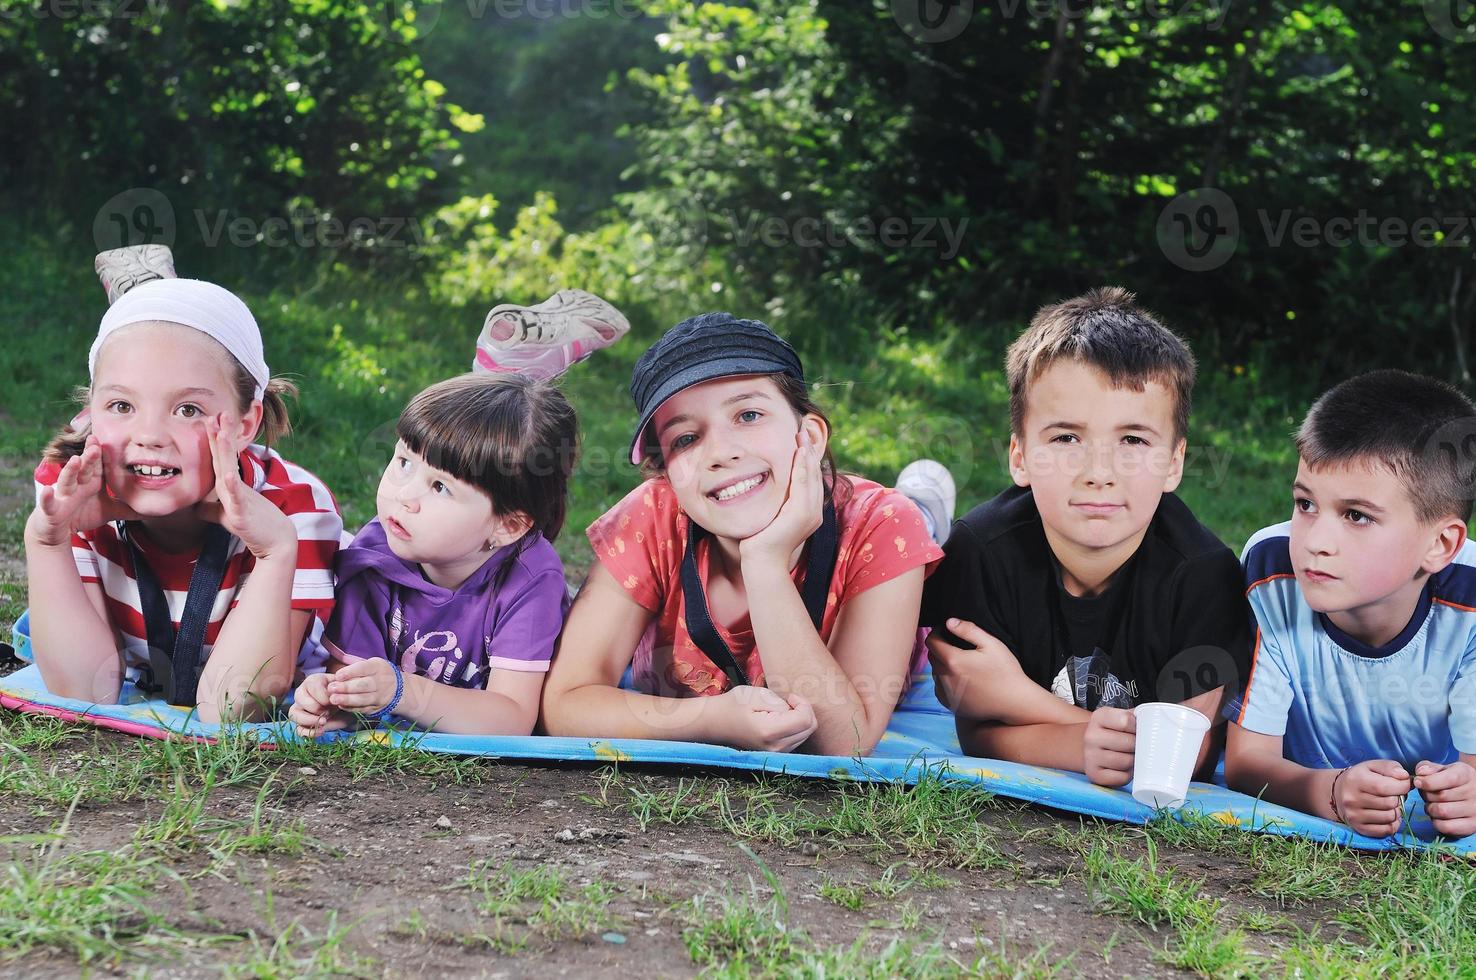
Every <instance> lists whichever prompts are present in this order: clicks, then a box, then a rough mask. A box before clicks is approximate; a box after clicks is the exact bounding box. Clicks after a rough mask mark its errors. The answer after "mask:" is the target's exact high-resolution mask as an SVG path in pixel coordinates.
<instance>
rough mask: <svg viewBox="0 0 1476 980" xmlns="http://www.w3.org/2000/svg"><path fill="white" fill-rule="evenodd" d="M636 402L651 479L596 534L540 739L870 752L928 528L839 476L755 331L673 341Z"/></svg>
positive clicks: (740, 325)
mask: <svg viewBox="0 0 1476 980" xmlns="http://www.w3.org/2000/svg"><path fill="white" fill-rule="evenodd" d="M631 395H632V397H633V398H634V399H635V403H636V408H637V410H638V411H639V412H640V422H639V424H638V425H637V426H636V431H635V438H634V439H633V441H632V443H631V462H632V463H635V464H638V465H641V466H642V468H643V470H644V472H645V473H646V474H647V476H648V477H649V478H648V479H647V480H646V481H645V482H644V483H642V484H641V485H640V486H638V487H636V488H635V489H634V490H633V491H631V492H630V493H629V494H628V495H627V496H626V497H625V499H623V500H622V501H620V502H619V503H618V504H616V505H615V507H613V508H612V509H611V510H610V511H609V512H607V513H606V514H605V515H604V516H602V517H601V518H599V519H598V520H597V521H595V522H594V524H592V525H591V526H590V528H589V531H588V534H589V540H590V544H591V545H592V546H593V547H594V552H595V555H596V557H597V558H598V561H597V562H596V563H595V565H594V567H593V568H592V569H591V571H590V576H589V580H588V581H587V582H586V583H585V586H584V589H583V590H582V591H581V593H580V595H579V598H578V599H577V600H576V601H575V604H574V608H573V609H572V611H571V612H570V614H569V619H568V622H567V624H566V625H565V628H564V632H563V636H562V638H561V639H560V643H559V652H558V653H557V655H556V656H555V657H554V664H553V668H552V672H551V673H550V675H549V679H548V683H547V684H546V686H545V688H544V699H543V719H544V724H545V726H546V728H547V731H548V732H549V734H551V735H571V736H583V737H601V738H655V739H675V740H682V741H701V742H712V743H718V744H723V745H730V746H734V747H736V748H741V749H754V750H761V751H772V752H788V751H794V750H800V751H806V752H814V753H819V754H826V755H842V756H851V755H858V754H859V755H865V754H867V753H869V752H871V750H872V749H873V748H874V747H875V746H876V743H877V741H878V740H879V739H880V738H881V735H882V732H883V731H884V730H885V729H886V727H887V723H888V721H889V720H890V718H891V715H892V710H893V708H894V707H895V706H896V703H897V699H898V697H899V696H900V694H901V693H902V691H903V690H904V688H905V687H906V685H907V681H908V678H909V676H910V672H911V669H912V668H914V667H916V666H917V665H918V663H919V655H920V653H921V651H922V650H923V647H922V646H921V644H920V643H919V642H918V629H917V613H918V605H919V602H920V600H921V596H922V585H923V578H924V575H925V574H926V571H927V570H928V569H930V568H931V566H932V565H933V564H934V563H936V562H937V561H938V560H939V559H940V558H941V557H942V555H943V552H942V549H940V548H939V547H938V545H937V544H936V543H935V542H934V541H933V540H932V538H930V536H929V532H928V526H927V525H926V524H925V522H924V519H923V515H922V513H921V512H920V511H919V509H918V508H917V506H916V505H915V504H914V503H913V502H912V501H910V500H909V499H907V497H905V496H903V495H902V494H900V493H898V492H897V491H895V490H891V489H888V488H885V487H882V486H879V485H878V484H876V483H872V482H871V481H869V480H864V479H861V478H859V477H854V476H843V475H840V474H837V473H836V471H835V466H834V462H833V460H832V459H831V456H830V451H829V448H828V443H829V439H830V436H831V431H830V423H829V421H828V420H827V419H826V418H825V416H824V414H822V413H821V411H820V410H819V409H818V408H817V407H816V406H815V405H814V403H813V402H811V400H810V397H809V389H808V388H807V386H806V385H805V382H804V369H803V367H802V366H801V364H800V360H799V356H798V355H797V354H796V353H795V352H794V349H793V348H792V347H790V346H789V344H787V343H785V342H784V341H783V340H782V339H781V338H779V337H778V336H777V335H776V334H775V333H774V332H773V331H772V330H770V329H769V328H768V327H767V326H766V325H764V324H763V323H760V322H759V321H757V320H742V319H738V318H735V317H733V316H732V315H731V314H728V313H706V314H702V315H700V316H695V317H692V318H690V319H688V320H684V321H683V322H682V323H679V324H677V325H676V326H675V327H673V328H672V329H671V330H669V331H667V333H666V334H665V335H664V336H662V338H661V339H660V340H658V341H657V342H656V343H655V344H654V345H652V347H651V348H650V349H649V350H647V351H646V352H645V353H644V354H643V355H642V356H641V358H640V360H639V361H638V362H637V364H636V367H635V371H634V374H633V376H632V378H631ZM627 668H630V671H631V678H632V682H633V689H626V688H622V687H621V686H620V681H621V677H622V675H623V674H624V673H625V671H626V669H627Z"/></svg>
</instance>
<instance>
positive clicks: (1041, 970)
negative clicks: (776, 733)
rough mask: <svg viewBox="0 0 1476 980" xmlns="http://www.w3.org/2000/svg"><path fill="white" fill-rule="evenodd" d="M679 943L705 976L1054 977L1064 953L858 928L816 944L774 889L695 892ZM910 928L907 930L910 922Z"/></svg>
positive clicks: (1065, 964)
mask: <svg viewBox="0 0 1476 980" xmlns="http://www.w3.org/2000/svg"><path fill="white" fill-rule="evenodd" d="M682 917H683V920H684V923H685V926H684V928H683V930H682V942H683V943H684V944H685V945H686V948H687V955H688V956H690V957H691V959H692V963H693V964H694V965H696V966H698V967H700V968H701V970H702V975H703V976H708V977H729V978H735V980H736V978H740V977H741V978H747V977H813V978H826V977H866V978H877V980H881V978H890V977H939V978H943V977H1019V978H1026V977H1029V978H1036V977H1041V978H1044V977H1055V976H1059V975H1061V974H1062V973H1064V972H1066V971H1067V970H1069V969H1070V964H1071V960H1072V955H1070V954H1066V955H1061V954H1058V953H1056V952H1055V951H1053V950H1052V949H1050V947H1048V946H1047V947H1042V948H1039V949H1036V950H1033V951H1031V952H1030V953H1028V954H1025V955H1021V956H1017V955H1015V954H1014V953H1013V952H1012V951H1011V950H1010V949H1009V948H1008V946H1005V945H1003V944H1001V946H1000V948H998V949H992V950H989V951H987V952H985V953H983V954H982V955H978V956H976V957H974V958H972V959H966V958H960V957H959V956H958V954H957V953H954V952H953V951H951V950H949V949H948V948H946V947H945V946H944V945H943V943H942V942H941V941H939V940H938V939H937V938H936V937H934V936H915V935H914V936H909V937H908V938H896V937H892V938H882V937H878V936H876V935H874V934H872V933H870V932H868V931H863V932H862V933H861V934H860V935H858V936H857V937H856V939H855V940H854V941H853V942H851V943H850V944H841V945H833V944H831V945H827V944H822V943H819V942H816V941H815V940H813V939H812V938H811V937H810V936H809V935H808V934H807V933H806V932H805V931H804V930H802V929H797V928H795V927H793V926H792V925H791V924H790V921H789V910H788V905H787V903H786V902H785V901H784V897H783V894H782V893H776V894H774V895H773V896H772V897H769V898H761V897H758V896H756V895H754V894H739V895H734V894H712V893H704V894H702V895H698V896H696V897H695V898H693V899H692V901H691V902H689V903H687V905H686V907H685V910H684V912H683V916H682ZM913 928H914V929H915V923H914V926H913Z"/></svg>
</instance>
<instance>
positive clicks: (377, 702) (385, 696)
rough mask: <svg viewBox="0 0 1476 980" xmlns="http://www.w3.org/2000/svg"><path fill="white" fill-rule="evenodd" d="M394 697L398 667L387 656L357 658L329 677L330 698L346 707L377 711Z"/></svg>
mask: <svg viewBox="0 0 1476 980" xmlns="http://www.w3.org/2000/svg"><path fill="white" fill-rule="evenodd" d="M403 696H404V695H403V694H402V695H401V697H402V698H403ZM394 697H395V668H394V667H392V666H390V662H389V661H388V660H386V659H384V658H383V657H365V658H363V659H362V660H355V661H353V662H352V663H350V664H349V665H348V666H346V667H344V668H343V669H342V670H340V671H339V672H338V673H336V674H334V675H333V676H332V679H331V680H329V681H328V700H329V701H330V702H331V703H332V704H333V706H334V707H335V708H340V709H342V710H344V711H353V712H356V713H358V714H361V715H372V714H376V713H378V712H380V711H383V710H384V708H385V706H387V705H388V704H389V703H390V702H391V701H392V700H394Z"/></svg>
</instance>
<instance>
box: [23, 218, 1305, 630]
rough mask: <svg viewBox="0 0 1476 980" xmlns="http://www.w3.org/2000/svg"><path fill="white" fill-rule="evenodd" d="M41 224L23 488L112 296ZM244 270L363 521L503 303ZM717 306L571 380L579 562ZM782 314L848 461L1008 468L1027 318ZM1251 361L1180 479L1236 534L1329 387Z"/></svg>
mask: <svg viewBox="0 0 1476 980" xmlns="http://www.w3.org/2000/svg"><path fill="white" fill-rule="evenodd" d="M23 239H24V240H22V241H17V242H16V243H15V244H16V248H15V249H14V251H15V254H16V259H17V261H18V262H19V263H20V267H19V268H18V269H17V270H15V275H16V277H17V278H18V279H20V280H23V281H25V282H26V283H27V284H28V288H27V289H25V290H10V291H7V292H6V293H5V294H4V295H3V296H0V319H3V320H4V322H7V323H24V324H28V325H29V326H30V329H27V330H24V331H18V332H16V335H15V336H14V337H12V338H10V339H9V340H8V342H7V344H6V345H5V349H4V350H0V375H3V376H4V377H5V378H6V379H7V388H6V393H7V397H6V399H5V409H4V411H3V412H0V481H3V485H9V486H13V487H20V488H22V489H24V488H25V486H26V484H27V483H28V479H29V474H30V470H31V467H32V466H33V465H34V461H35V458H36V454H37V453H38V452H39V450H40V447H41V446H42V444H43V443H44V442H45V441H46V439H47V438H48V437H49V436H50V434H51V433H52V432H53V431H54V430H55V429H56V428H57V427H58V426H59V425H60V424H61V423H62V422H64V421H65V420H66V419H68V418H70V417H71V416H72V414H74V412H75V408H74V406H73V404H72V402H71V400H70V397H71V390H72V388H73V387H74V386H76V385H78V384H80V383H84V382H85V381H86V352H87V349H88V346H89V345H90V343H91V339H92V336H93V334H94V332H95V330H96V327H97V321H98V319H99V317H100V316H101V314H102V312H103V298H102V293H101V290H100V289H98V287H97V285H96V281H95V279H94V277H93V274H92V269H91V264H90V263H89V262H87V261H85V252H86V251H87V250H86V248H85V247H83V246H81V245H79V244H78V243H75V242H70V243H69V242H57V241H52V240H48V239H45V238H42V237H39V236H35V235H30V236H23ZM79 256H82V258H81V259H79ZM179 261H180V264H181V269H182V271H184V272H186V273H189V272H192V271H193V272H196V273H197V274H198V272H199V271H200V270H192V269H191V268H190V265H189V263H190V261H191V257H190V256H187V255H182V256H180V257H179ZM207 271H208V270H207ZM227 285H229V286H230V287H232V288H233V289H236V290H237V291H238V292H239V293H240V294H241V295H242V297H243V298H244V299H245V300H246V302H247V304H248V305H249V306H250V307H251V308H252V310H253V311H254V312H255V313H256V315H257V318H258V320H259V321H260V323H261V325H262V330H263V334H264V337H265V340H266V350H267V360H268V363H269V364H270V365H271V366H272V368H273V369H274V371H275V372H276V373H278V374H286V375H290V376H293V377H294V378H296V380H298V382H299V383H300V385H301V387H302V389H303V395H302V399H301V402H300V404H299V405H298V406H297V407H296V410H295V412H294V416H293V418H294V424H295V429H296V431H295V433H294V435H293V436H292V437H290V438H289V439H288V440H287V441H286V442H285V443H283V445H282V447H281V449H282V451H283V452H284V454H285V455H287V456H288V457H289V458H290V459H292V460H294V461H295V462H298V463H300V464H302V465H304V466H306V467H308V468H309V469H311V470H313V471H314V472H316V473H317V474H318V475H319V476H320V477H322V478H323V479H324V481H325V482H326V483H327V484H328V486H329V487H331V488H332V489H333V490H334V492H335V494H336V495H337V497H338V501H339V504H340V506H341V507H342V508H343V511H344V514H345V519H346V523H347V525H348V526H349V528H350V529H356V528H357V527H359V526H360V525H362V524H363V523H364V522H365V521H366V520H368V518H369V517H371V516H372V514H373V489H374V486H375V484H376V483H377V480H378V476H379V473H380V472H381V471H382V470H383V467H384V465H385V463H386V462H387V459H388V451H389V448H390V446H391V445H392V443H393V438H392V435H391V429H392V425H393V422H394V419H395V417H396V416H397V415H398V413H399V411H400V409H401V407H402V406H403V405H404V404H405V402H406V401H407V400H408V399H409V398H410V396H412V395H414V394H415V393H416V392H417V391H419V390H421V389H422V388H424V387H425V386H427V385H429V384H431V383H433V382H435V381H438V380H440V379H442V378H445V377H448V376H450V375H452V374H456V373H459V372H461V371H464V370H466V369H467V367H468V366H469V364H470V363H471V353H472V345H473V340H474V339H475V337H476V334H477V331H478V329H479V328H480V325H481V320H482V315H483V313H484V312H485V311H484V310H482V309H481V308H473V307H455V306H448V305H437V304H436V303H433V302H432V301H430V300H429V299H427V297H426V296H425V293H424V291H423V290H422V289H420V288H418V287H417V286H415V285H413V284H407V283H406V282H404V281H397V280H386V281H379V280H376V279H373V278H370V277H369V276H366V275H364V274H361V273H359V272H355V271H353V270H351V269H347V268H342V267H339V268H336V269H335V270H334V272H333V275H332V276H331V277H330V278H329V279H327V280H326V281H323V282H320V283H315V284H313V287H314V288H312V289H304V288H300V286H299V285H295V284H283V285H277V286H274V285H271V284H266V283H260V282H259V283H255V284H253V283H251V282H230V283H227ZM713 302H718V303H719V304H720V305H726V304H729V303H734V302H737V303H738V305H739V307H740V309H739V310H738V312H746V313H753V312H756V311H755V310H753V309H749V308H747V307H746V306H744V304H743V303H742V301H741V300H737V299H733V298H729V299H724V300H720V301H714V300H708V299H698V300H696V301H690V300H685V299H683V298H681V297H679V296H671V297H669V298H666V299H664V300H662V301H661V302H660V303H659V304H657V305H656V306H630V307H628V308H627V309H626V312H627V314H628V315H629V317H630V320H631V322H632V330H631V334H630V336H629V337H627V338H626V339H625V340H623V341H622V342H621V343H619V344H617V345H616V346H615V347H613V348H610V349H608V350H605V351H601V352H600V353H599V354H597V355H595V357H593V358H592V359H591V360H589V361H587V362H585V363H583V364H581V365H578V366H577V367H576V368H574V369H573V370H572V371H570V372H569V374H568V376H567V377H566V379H565V381H564V382H563V385H564V389H565V391H566V392H567V394H568V396H569V398H570V400H571V401H572V402H573V404H574V406H575V408H576V409H577V410H578V412H579V415H580V420H581V428H582V433H583V442H582V445H583V458H582V462H581V463H580V465H579V467H578V471H577V473H576V478H575V481H574V485H573V486H572V488H571V498H570V509H569V519H568V523H567V525H566V531H565V533H564V534H563V535H562V536H561V537H560V539H559V541H558V546H559V550H560V553H561V554H562V555H563V557H564V559H565V561H566V562H567V563H568V564H569V566H570V567H571V568H572V569H574V570H576V572H577V571H578V570H580V569H582V568H584V567H585V566H586V565H587V564H588V562H589V560H590V552H589V548H588V545H587V543H586V542H585V541H584V537H583V534H582V530H583V528H584V527H585V526H586V525H587V524H588V523H589V522H590V521H592V520H593V519H594V518H595V517H597V516H598V515H599V514H601V513H603V512H604V510H606V509H607V508H608V507H610V506H611V505H612V504H614V503H615V501H616V500H618V499H619V498H620V497H621V496H623V495H624V494H625V492H626V491H628V490H629V489H630V488H631V487H633V486H635V485H636V483H638V482H639V479H638V474H637V473H636V471H635V470H634V469H633V468H632V467H631V466H630V465H629V464H628V463H627V462H625V460H624V453H625V448H626V446H627V445H628V443H629V438H630V427H631V424H632V423H633V421H634V414H635V413H634V408H633V406H632V405H631V403H630V400H629V395H628V393H627V390H626V387H627V384H628V382H629V378H630V370H631V367H632V366H633V364H634V362H635V360H636V357H637V356H638V355H639V354H640V352H641V351H642V350H643V349H644V347H645V346H646V345H647V344H649V343H650V342H651V341H652V340H654V339H655V337H656V336H658V335H659V333H660V332H661V331H662V330H663V329H665V328H666V327H667V326H669V325H670V324H672V323H675V322H676V321H677V320H678V319H680V318H681V317H683V316H686V315H689V314H691V313H693V312H697V311H698V310H699V309H701V308H703V307H706V306H708V305H710V304H711V303H713ZM843 324H844V325H843ZM774 326H775V328H776V329H777V330H779V331H780V332H781V333H782V334H784V335H785V336H786V337H788V338H789V339H791V340H792V341H793V342H794V343H795V344H796V346H797V347H798V348H799V350H800V352H801V354H802V355H803V356H804V357H805V358H806V363H807V369H808V374H809V376H810V377H811V379H812V381H813V382H814V383H815V385H816V386H817V394H818V397H819V400H820V402H821V404H822V406H823V407H824V408H825V409H826V410H827V412H828V413H829V415H830V416H831V420H832V422H833V424H834V438H833V448H834V450H835V453H836V457H837V459H838V461H839V463H840V465H841V466H842V468H844V469H848V470H852V471H855V472H859V473H862V474H864V475H867V476H869V477H873V478H875V479H878V480H881V481H883V482H886V481H889V480H891V479H892V478H893V477H894V476H895V474H896V472H897V471H898V469H900V468H901V466H902V465H904V464H905V463H907V462H908V461H909V460H911V459H913V458H916V457H918V456H932V457H934V458H937V459H940V460H941V461H943V462H944V463H946V464H948V465H949V466H950V467H951V468H952V469H953V470H954V474H955V476H956V477H957V480H958V484H959V503H960V507H961V508H963V507H968V506H970V505H972V504H973V503H976V502H978V501H980V500H983V499H985V498H986V497H988V496H990V495H992V494H994V493H996V492H997V491H999V490H1000V489H1002V488H1003V487H1004V486H1005V485H1006V484H1007V483H1008V482H1009V478H1008V474H1007V471H1006V469H1005V464H1004V449H1005V446H1006V445H1007V443H1008V411H1007V391H1006V387H1005V382H1004V376H1003V370H1002V360H1003V348H1002V346H1001V345H1002V342H1003V339H1004V338H1007V337H1009V336H1010V335H1011V334H1012V333H1013V332H1014V331H1015V330H1016V329H1018V328H1017V326H1015V325H1010V324H963V325H957V326H953V325H948V324H931V325H929V329H928V331H927V333H926V334H924V333H920V332H919V330H918V327H919V326H920V325H918V324H912V325H908V324H906V323H901V322H898V323H896V324H893V325H888V324H887V323H885V322H882V323H877V322H872V321H869V320H868V321H866V322H851V321H850V320H847V319H844V318H838V317H837V315H836V313H835V311H832V310H824V309H817V310H807V309H804V308H803V307H801V306H798V305H794V304H791V306H790V307H789V310H788V312H786V314H785V315H784V316H783V318H782V319H779V320H776V322H775V323H774ZM1019 326H1023V324H1021V325H1019ZM1239 372H1240V373H1237V369H1236V368H1235V367H1234V366H1215V367H1209V366H1207V367H1205V368H1204V369H1203V371H1202V377H1201V381H1200V385H1199V390H1198V393H1197V396H1196V403H1195V423H1194V427H1193V430H1192V433H1191V440H1192V441H1191V448H1190V454H1189V458H1188V466H1187V473H1186V477H1185V480H1184V485H1183V487H1182V490H1181V492H1182V494H1183V496H1184V497H1185V499H1186V500H1187V501H1188V502H1189V504H1190V505H1191V506H1192V507H1193V508H1194V509H1195V511H1196V513H1197V514H1198V515H1199V516H1200V518H1201V519H1202V520H1204V521H1205V523H1206V524H1208V525H1209V526H1210V527H1211V528H1212V529H1214V530H1215V531H1217V532H1218V533H1219V534H1220V535H1221V536H1222V537H1223V538H1224V539H1225V540H1226V541H1227V542H1228V543H1230V544H1231V546H1232V547H1236V548H1238V547H1239V545H1240V544H1241V543H1243V542H1244V540H1245V538H1246V537H1247V536H1248V535H1249V533H1250V532H1252V531H1254V530H1255V529H1256V528H1258V527H1261V526H1263V525H1265V524H1268V523H1271V522H1273V521H1275V520H1279V519H1282V518H1283V517H1284V515H1285V513H1286V511H1287V503H1286V500H1287V492H1286V490H1287V486H1288V485H1289V481H1290V478H1291V475H1292V471H1293V467H1292V463H1293V456H1292V452H1291V444H1290V439H1289V436H1288V433H1289V431H1290V428H1291V426H1292V424H1293V423H1294V421H1295V420H1296V418H1297V417H1298V416H1299V415H1300V413H1301V412H1302V411H1303V410H1304V409H1305V406H1306V404H1307V403H1308V402H1309V401H1310V397H1309V396H1310V395H1311V394H1313V393H1311V392H1301V393H1292V392H1287V391H1285V390H1281V389H1272V388H1271V387H1270V386H1269V385H1263V384H1262V382H1261V381H1260V377H1261V374H1260V372H1259V371H1258V369H1257V368H1256V367H1255V366H1254V365H1251V366H1250V367H1248V368H1247V367H1245V366H1241V367H1240V368H1239ZM25 496H26V494H20V497H21V498H24V497H25ZM26 506H28V505H27V504H26V503H25V500H24V499H21V500H20V501H19V503H18V505H17V506H14V507H12V508H11V509H10V510H9V511H7V512H5V513H3V514H0V548H3V549H4V550H5V551H7V552H9V553H11V554H14V555H17V556H18V555H19V554H20V528H21V525H22V523H23V522H24V518H25V512H26ZM0 601H3V602H4V603H5V605H4V606H3V607H0V608H3V610H4V613H5V616H6V617H13V616H14V615H15V614H16V613H17V612H18V608H17V606H18V604H19V602H20V599H19V598H18V597H16V596H14V595H13V594H9V593H6V594H4V595H3V596H0Z"/></svg>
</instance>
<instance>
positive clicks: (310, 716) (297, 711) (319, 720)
mask: <svg viewBox="0 0 1476 980" xmlns="http://www.w3.org/2000/svg"><path fill="white" fill-rule="evenodd" d="M329 677H330V675H328V674H309V675H308V676H307V677H306V678H305V679H304V680H303V682H302V683H301V684H299V685H298V686H297V693H296V694H294V695H293V696H292V707H291V708H288V709H287V720H288V721H290V722H292V723H293V724H294V725H296V726H297V734H299V735H301V736H302V737H303V738H317V737H318V736H319V735H321V734H323V733H324V732H331V731H333V730H334V729H338V728H347V727H348V726H349V724H350V723H351V722H352V721H353V719H352V718H351V717H349V715H348V714H347V713H345V712H342V711H338V710H336V709H335V708H334V707H333V705H332V704H331V703H330V702H329V701H328V680H329Z"/></svg>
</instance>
